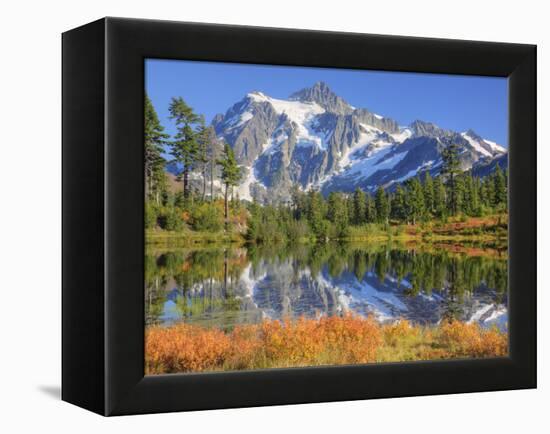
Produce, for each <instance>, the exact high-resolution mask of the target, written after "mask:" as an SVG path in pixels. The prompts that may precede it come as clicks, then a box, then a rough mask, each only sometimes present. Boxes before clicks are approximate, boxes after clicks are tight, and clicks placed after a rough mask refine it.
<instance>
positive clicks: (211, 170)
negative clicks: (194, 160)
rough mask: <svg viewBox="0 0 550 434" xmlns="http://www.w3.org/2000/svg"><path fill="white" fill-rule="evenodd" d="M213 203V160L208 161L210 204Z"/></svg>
mask: <svg viewBox="0 0 550 434" xmlns="http://www.w3.org/2000/svg"><path fill="white" fill-rule="evenodd" d="M213 201H214V158H212V160H211V161H210V202H213Z"/></svg>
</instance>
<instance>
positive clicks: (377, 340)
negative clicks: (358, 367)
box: [319, 314, 382, 364]
mask: <svg viewBox="0 0 550 434" xmlns="http://www.w3.org/2000/svg"><path fill="white" fill-rule="evenodd" d="M319 325H320V328H321V329H322V333H323V339H324V345H325V348H326V350H327V351H328V352H329V354H331V355H332V358H333V359H335V362H333V363H336V364H346V363H368V362H373V361H375V359H376V352H377V350H378V348H379V347H380V345H382V335H381V332H380V326H379V325H378V324H376V323H375V322H374V320H372V319H364V318H361V317H358V316H353V315H350V314H347V315H344V316H343V317H336V316H331V317H323V318H321V319H320V321H319ZM336 356H337V357H336Z"/></svg>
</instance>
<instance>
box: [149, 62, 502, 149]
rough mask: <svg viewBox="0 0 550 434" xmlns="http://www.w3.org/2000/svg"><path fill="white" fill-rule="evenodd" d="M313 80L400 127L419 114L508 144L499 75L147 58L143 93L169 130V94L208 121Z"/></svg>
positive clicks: (287, 93) (285, 95)
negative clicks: (251, 95) (249, 99)
mask: <svg viewBox="0 0 550 434" xmlns="http://www.w3.org/2000/svg"><path fill="white" fill-rule="evenodd" d="M317 81H324V82H326V83H327V84H328V85H329V87H330V88H331V89H332V90H333V91H334V92H335V93H336V94H337V95H339V96H341V97H342V98H344V99H345V100H346V101H347V102H348V103H350V104H351V105H353V106H355V107H360V108H366V109H368V110H370V111H372V112H375V113H378V114H380V115H382V116H387V117H390V118H393V119H395V120H396V121H397V122H399V124H400V125H408V124H410V123H411V122H412V121H414V120H416V119H421V120H424V121H428V122H433V123H435V124H437V125H439V126H440V127H442V128H448V129H452V130H455V131H459V132H460V131H465V130H467V129H470V128H471V129H473V130H474V131H476V132H477V133H478V134H479V135H480V136H482V137H483V138H485V139H488V140H492V141H495V142H497V143H499V144H501V145H503V146H506V147H507V146H508V134H507V129H508V128H507V125H508V120H507V118H508V90H507V80H506V79H505V78H499V77H477V76H459V75H443V74H417V73H402V72H384V71H358V70H345V69H325V68H309V67H287V66H265V65H245V64H232V63H216V62H195V61H182V60H151V59H149V60H146V63H145V86H146V91H147V93H148V95H149V97H150V98H151V100H152V101H153V105H154V106H155V108H156V110H157V112H158V114H159V116H160V118H161V121H162V123H163V125H165V127H166V130H167V132H169V133H173V132H174V126H173V125H172V122H171V121H170V120H169V119H168V105H169V103H170V99H171V97H173V96H181V97H183V99H184V100H185V101H186V102H187V103H188V104H189V105H191V106H192V107H193V108H194V109H195V111H196V112H197V113H201V114H204V116H205V117H206V120H207V121H208V122H210V121H211V119H212V117H213V116H214V115H215V114H216V113H225V111H226V110H227V109H228V108H229V107H231V106H232V105H233V104H235V103H236V102H238V101H240V100H241V99H242V98H243V97H244V96H245V95H246V94H247V93H248V92H251V91H253V90H259V91H262V92H263V93H265V94H267V95H269V96H272V97H275V98H287V97H288V96H289V95H290V94H291V93H292V92H295V91H297V90H300V89H303V88H304V87H309V86H312V85H313V84H314V83H315V82H317Z"/></svg>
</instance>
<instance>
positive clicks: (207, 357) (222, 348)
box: [145, 324, 231, 373]
mask: <svg viewBox="0 0 550 434" xmlns="http://www.w3.org/2000/svg"><path fill="white" fill-rule="evenodd" d="M230 346H231V345H230V339H229V337H228V336H227V335H226V334H225V333H223V332H222V331H220V330H217V329H203V328H200V327H195V326H191V325H188V324H178V325H175V326H172V327H152V328H150V329H148V330H147V332H146V335H145V353H146V358H145V364H146V372H148V373H160V372H189V371H193V372H196V371H204V370H211V369H216V368H217V367H218V366H219V365H220V364H222V363H223V360H224V358H225V355H226V353H227V352H228V351H229V350H230Z"/></svg>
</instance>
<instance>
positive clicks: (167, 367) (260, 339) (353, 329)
mask: <svg viewBox="0 0 550 434" xmlns="http://www.w3.org/2000/svg"><path fill="white" fill-rule="evenodd" d="M507 354H508V337H507V334H506V333H505V332H501V331H499V330H497V329H496V328H493V329H482V328H481V327H480V326H479V325H477V324H467V323H464V322H459V321H450V322H443V323H441V324H440V325H436V326H419V325H411V324H410V323H409V322H408V321H405V320H401V321H398V322H396V323H393V324H379V323H377V322H375V321H374V320H372V319H369V318H362V317H357V316H353V315H351V314H347V315H344V316H343V317H338V316H332V317H321V318H320V319H306V318H299V319H297V320H294V321H291V320H289V319H285V320H283V321H277V320H264V321H263V322H262V323H260V324H247V325H241V326H237V327H235V328H234V329H233V330H231V331H229V332H223V331H221V330H219V329H216V328H203V327H201V326H197V325H189V324H184V323H182V324H178V325H174V326H169V327H162V326H152V327H148V328H147V330H146V336H145V367H146V374H148V375H151V374H165V373H176V372H203V371H232V370H245V369H246V370H249V369H267V368H287V367H301V366H322V365H342V364H356V363H382V362H403V361H418V360H434V359H451V358H485V357H503V356H506V355H507Z"/></svg>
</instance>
